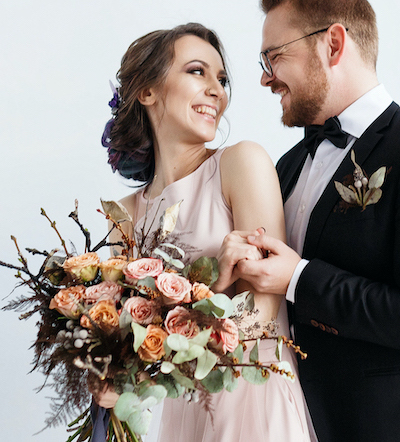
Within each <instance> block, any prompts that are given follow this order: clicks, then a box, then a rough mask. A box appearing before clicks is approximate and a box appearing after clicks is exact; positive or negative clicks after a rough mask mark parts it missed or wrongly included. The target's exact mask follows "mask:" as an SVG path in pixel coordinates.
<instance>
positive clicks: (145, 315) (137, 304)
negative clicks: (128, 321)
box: [124, 296, 156, 325]
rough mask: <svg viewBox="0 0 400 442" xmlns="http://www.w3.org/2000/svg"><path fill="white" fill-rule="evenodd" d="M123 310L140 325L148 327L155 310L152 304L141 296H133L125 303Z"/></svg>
mask: <svg viewBox="0 0 400 442" xmlns="http://www.w3.org/2000/svg"><path fill="white" fill-rule="evenodd" d="M124 309H125V310H126V311H128V312H129V313H130V315H131V316H132V318H133V320H134V321H135V322H137V323H138V324H141V325H148V324H150V323H151V322H152V320H153V318H154V316H155V314H156V308H155V305H154V302H152V301H149V300H147V299H145V298H142V297H141V296H134V297H132V298H129V299H127V300H126V301H125V304H124Z"/></svg>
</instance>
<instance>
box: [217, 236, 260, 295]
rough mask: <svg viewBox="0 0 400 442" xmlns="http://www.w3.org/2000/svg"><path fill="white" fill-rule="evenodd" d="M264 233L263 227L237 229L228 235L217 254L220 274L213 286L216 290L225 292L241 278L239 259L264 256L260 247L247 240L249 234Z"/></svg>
mask: <svg viewBox="0 0 400 442" xmlns="http://www.w3.org/2000/svg"><path fill="white" fill-rule="evenodd" d="M262 233H264V232H263V230H262V229H258V230H254V231H239V230H235V231H233V232H231V233H229V234H228V235H226V237H225V238H224V241H223V243H222V246H221V249H220V250H219V252H218V255H217V259H218V268H219V276H218V280H217V281H216V282H215V284H214V285H213V287H212V289H213V291H214V292H223V291H224V290H225V289H226V288H227V287H229V286H231V285H232V284H233V283H234V282H236V280H237V279H239V274H238V271H237V268H236V265H237V263H238V262H239V261H241V260H248V259H250V260H259V259H262V258H263V255H262V252H261V251H260V249H258V248H257V247H256V246H254V245H251V244H249V243H248V241H247V237H248V236H259V235H260V234H262Z"/></svg>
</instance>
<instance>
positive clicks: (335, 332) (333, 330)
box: [331, 327, 339, 335]
mask: <svg viewBox="0 0 400 442" xmlns="http://www.w3.org/2000/svg"><path fill="white" fill-rule="evenodd" d="M331 330H332V333H333V334H334V335H338V334H339V332H338V331H337V330H336V328H333V327H332V329H331Z"/></svg>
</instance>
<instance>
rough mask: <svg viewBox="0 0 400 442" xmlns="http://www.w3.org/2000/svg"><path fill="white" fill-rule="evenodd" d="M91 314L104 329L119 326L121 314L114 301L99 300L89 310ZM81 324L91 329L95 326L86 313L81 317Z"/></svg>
mask: <svg viewBox="0 0 400 442" xmlns="http://www.w3.org/2000/svg"><path fill="white" fill-rule="evenodd" d="M89 315H90V317H91V318H92V320H93V321H94V322H95V323H96V324H97V325H98V326H99V327H100V328H101V329H103V330H107V329H110V328H117V327H118V326H119V316H118V313H117V310H116V308H115V305H114V303H113V302H112V301H99V302H98V303H97V304H95V305H94V306H93V307H92V308H91V309H90V310H89ZM81 326H82V327H84V328H89V329H92V328H93V325H92V324H91V322H90V320H89V318H88V317H87V316H85V315H83V316H82V317H81Z"/></svg>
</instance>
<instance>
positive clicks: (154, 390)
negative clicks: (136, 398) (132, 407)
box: [140, 385, 167, 408]
mask: <svg viewBox="0 0 400 442" xmlns="http://www.w3.org/2000/svg"><path fill="white" fill-rule="evenodd" d="M166 396H167V389H166V388H165V387H164V386H163V385H149V386H148V387H147V388H146V390H145V391H144V393H143V394H142V395H141V397H140V399H142V407H143V404H144V401H145V400H147V399H149V398H153V399H154V400H155V401H156V402H155V404H158V403H160V402H161V401H162V400H163V399H164V398H165V397H166ZM155 404H154V405H155ZM150 406H151V407H152V406H153V405H150ZM146 408H149V407H146Z"/></svg>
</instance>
